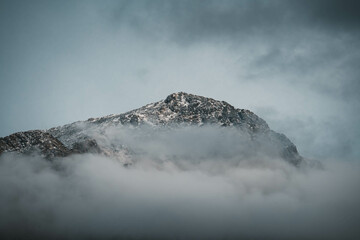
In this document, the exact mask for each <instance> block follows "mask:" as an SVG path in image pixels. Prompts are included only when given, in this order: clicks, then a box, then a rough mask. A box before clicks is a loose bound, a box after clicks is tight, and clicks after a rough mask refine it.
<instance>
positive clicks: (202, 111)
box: [0, 92, 302, 165]
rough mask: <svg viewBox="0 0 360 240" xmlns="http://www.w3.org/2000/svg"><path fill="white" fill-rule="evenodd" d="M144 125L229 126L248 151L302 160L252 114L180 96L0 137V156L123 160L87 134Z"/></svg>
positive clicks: (118, 150)
mask: <svg viewBox="0 0 360 240" xmlns="http://www.w3.org/2000/svg"><path fill="white" fill-rule="evenodd" d="M144 125H147V126H150V127H152V128H153V129H154V130H156V129H159V128H162V127H168V128H179V127H184V126H196V127H201V126H204V125H211V126H215V127H216V126H217V127H230V128H231V129H230V130H231V131H234V132H238V134H239V135H241V136H243V137H244V138H245V139H247V141H248V143H249V144H250V145H251V144H252V145H253V147H254V149H257V148H259V149H260V148H261V145H264V144H265V145H269V146H268V147H270V148H273V149H276V151H277V152H278V153H279V154H280V157H282V158H284V159H285V160H287V161H289V162H291V163H293V164H294V165H298V164H299V163H300V162H301V161H302V157H301V156H300V155H299V154H298V152H297V149H296V146H295V145H294V144H293V143H292V142H291V141H290V140H289V139H288V138H287V137H286V136H285V135H283V134H279V133H276V132H274V131H272V130H271V129H270V128H269V126H268V125H267V123H266V122H265V121H264V120H263V119H261V118H260V117H258V116H257V115H256V114H255V113H253V112H251V111H249V110H246V109H239V108H235V107H234V106H232V105H230V104H228V103H227V102H225V101H218V100H215V99H212V98H207V97H203V96H198V95H194V94H189V93H185V92H177V93H172V94H170V95H168V96H167V97H166V98H165V99H164V100H160V101H158V102H154V103H150V104H147V105H145V106H143V107H141V108H138V109H134V110H132V111H129V112H126V113H122V114H113V115H109V116H105V117H100V118H90V119H88V120H87V121H83V122H75V123H71V124H67V125H64V126H59V127H55V128H51V129H49V130H47V131H40V132H36V131H31V132H27V133H19V134H15V135H11V136H9V137H6V138H3V139H0V147H1V148H0V150H1V151H0V153H1V152H5V151H20V152H21V151H22V150H23V149H28V148H29V147H31V146H38V148H40V149H41V150H42V151H43V152H44V151H45V152H46V151H47V150H51V151H50V153H51V154H52V153H53V152H54V151H55V150H56V149H61V151H60V153H57V152H56V154H52V155H54V156H59V155H67V154H71V153H84V152H93V153H103V154H106V155H110V156H112V155H114V156H118V155H119V154H120V155H121V156H120V155H119V156H120V157H119V158H121V159H124V154H125V155H126V154H127V153H126V151H127V150H126V147H125V148H124V147H123V146H122V145H119V146H113V145H110V146H108V145H101V144H98V139H96V137H95V136H94V135H93V134H92V133H93V132H97V134H95V135H96V136H98V137H99V136H102V135H103V134H104V133H106V130H108V129H112V128H113V127H115V128H117V127H118V126H130V127H137V126H144ZM109 127H110V128H109ZM52 138H54V139H52ZM44 143H46V144H44ZM47 143H49V144H47ZM53 143H56V146H53V145H51V144H53ZM61 144H63V145H61ZM55 147H56V148H55ZM263 147H264V146H263ZM62 153H64V154H62ZM51 154H47V155H51Z"/></svg>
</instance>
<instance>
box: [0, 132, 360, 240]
mask: <svg viewBox="0 0 360 240" xmlns="http://www.w3.org/2000/svg"><path fill="white" fill-rule="evenodd" d="M147 133H149V132H146V131H141V132H136V130H130V131H128V132H126V131H124V129H122V130H121V131H119V132H114V135H110V133H107V134H108V138H107V139H105V138H103V140H104V141H110V142H112V143H114V144H117V143H118V141H124V140H127V142H126V143H127V144H130V145H131V147H133V148H134V151H135V152H136V153H137V155H135V156H137V157H136V158H135V160H136V161H135V163H134V164H133V165H131V166H128V167H124V166H123V165H122V164H121V163H120V162H119V161H117V160H115V159H112V158H107V157H105V156H99V155H92V154H85V155H73V156H70V157H67V158H61V159H56V160H54V161H52V162H49V161H45V160H44V159H41V158H40V157H38V156H36V155H33V156H24V155H18V154H4V155H2V156H1V158H0V192H1V195H0V215H1V218H0V233H1V234H0V235H1V236H2V237H5V238H20V239H22V238H29V237H30V236H32V237H34V238H37V239H38V238H46V239H48V238H62V239H85V238H86V239H89V238H90V239H122V238H130V239H137V238H140V239H142V238H145V239H149V238H150V239H154V238H156V239H159V238H160V239H161V238H165V239H222V238H227V239H239V238H242V239H339V238H347V239H348V238H357V237H359V235H360V232H359V231H358V228H357V226H358V223H359V219H360V215H359V212H360V211H359V210H360V209H359V206H358V202H359V200H360V193H359V191H358V190H357V189H358V186H357V185H358V182H359V180H360V179H359V175H358V171H359V170H360V169H359V165H358V163H348V162H341V161H334V162H325V163H324V169H308V168H295V167H293V166H291V165H290V164H288V163H286V162H284V161H283V160H279V159H277V158H269V157H265V156H261V155H260V156H261V157H260V156H258V157H255V158H247V157H241V156H238V159H237V161H235V160H236V156H233V155H232V153H237V151H239V150H238V149H231V148H233V147H234V146H238V147H239V148H240V149H241V148H242V146H241V145H239V143H238V142H237V140H236V139H237V138H236V137H235V135H229V134H223V136H221V135H219V132H216V131H213V132H212V131H204V132H201V131H200V132H193V131H190V130H189V131H186V130H185V131H178V132H175V133H174V132H166V131H165V132H159V133H158V134H157V135H156V134H155V135H154V134H153V135H148V134H147ZM134 134H135V135H134ZM214 135H216V136H218V138H216V137H214ZM103 137H104V136H103ZM150 139H152V141H150ZM224 140H225V142H224V143H223V144H221V142H222V141H224ZM214 143H216V144H219V146H218V147H217V146H216V145H213V144H214ZM100 144H101V143H100ZM228 144H229V148H226V146H227V145H228ZM214 147H215V149H216V152H217V153H216V154H214V152H213V151H212V150H213V149H214ZM216 147H217V148H216ZM245 148H246V147H245ZM234 155H236V154H234Z"/></svg>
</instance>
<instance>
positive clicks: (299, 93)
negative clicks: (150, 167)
mask: <svg viewBox="0 0 360 240" xmlns="http://www.w3.org/2000/svg"><path fill="white" fill-rule="evenodd" d="M359 5H360V4H359V3H358V2H357V1H348V0H345V1H344V0H342V1H330V0H320V1H319V0H312V1H300V0H299V1H257V0H251V1H250V0H248V1H194V0H192V1H156V0H155V1H14V0H12V1H4V0H1V1H0V83H1V85H0V113H1V114H0V123H1V124H0V136H6V135H8V134H11V133H13V132H16V131H23V130H30V129H47V128H50V127H53V126H57V125H62V124H66V123H70V122H74V121H77V120H85V119H87V118H89V117H99V116H103V115H107V114H112V113H122V112H125V111H128V110H132V109H134V108H137V107H141V106H143V105H145V104H147V103H150V102H154V101H158V100H161V99H164V98H165V97H166V96H167V95H169V94H170V93H172V92H178V91H185V92H188V93H193V94H199V95H203V96H207V97H212V98H215V99H218V100H225V101H227V102H229V103H230V104H232V105H234V106H235V107H238V108H246V109H250V110H252V111H253V112H255V113H256V114H258V115H259V116H260V117H262V118H263V119H265V120H266V121H267V122H268V123H269V125H270V127H271V128H272V129H274V130H276V131H279V132H282V133H285V134H286V135H287V136H288V137H289V138H290V139H291V140H292V141H293V142H294V143H295V144H296V145H297V146H298V149H299V151H300V153H301V154H302V155H304V156H306V157H311V158H341V159H345V160H356V159H358V157H359V156H360V151H359V150H358V149H360V146H359V145H360V144H359V142H360V141H359V138H360V127H359V124H358V123H359V122H360V94H359V90H360V79H359V77H360V66H359V65H360V50H359V49H360V41H359V40H360V14H359V13H358V9H360V6H359Z"/></svg>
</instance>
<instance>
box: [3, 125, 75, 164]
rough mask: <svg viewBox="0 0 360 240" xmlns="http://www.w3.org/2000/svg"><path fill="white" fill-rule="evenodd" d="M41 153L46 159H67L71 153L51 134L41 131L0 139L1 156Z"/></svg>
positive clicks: (21, 133)
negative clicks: (19, 153)
mask: <svg viewBox="0 0 360 240" xmlns="http://www.w3.org/2000/svg"><path fill="white" fill-rule="evenodd" d="M34 150H36V151H40V152H41V154H43V156H45V157H46V158H53V157H65V156H67V155H69V154H70V153H71V151H70V150H69V149H68V148H66V147H65V146H64V144H62V143H61V142H60V141H59V140H58V139H56V138H54V137H53V136H52V135H51V134H50V133H48V132H44V131H41V130H33V131H26V132H18V133H14V134H11V135H9V136H7V137H4V138H0V154H1V153H3V152H15V151H16V152H21V153H31V152H32V151H34Z"/></svg>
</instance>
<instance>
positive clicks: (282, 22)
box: [114, 0, 360, 44]
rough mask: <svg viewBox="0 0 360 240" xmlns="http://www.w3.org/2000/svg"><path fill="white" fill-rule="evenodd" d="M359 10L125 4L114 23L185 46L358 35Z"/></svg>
mask: <svg viewBox="0 0 360 240" xmlns="http://www.w3.org/2000/svg"><path fill="white" fill-rule="evenodd" d="M359 5H360V4H359V3H358V2H356V1H339V0H338V1H325V0H320V1H316V0H315V1H260V0H246V1H231V0H230V1H221V2H219V1H136V2H134V1H124V2H122V3H121V4H119V6H118V8H117V9H116V10H115V11H114V18H115V19H116V20H118V21H119V22H118V24H122V23H127V24H131V26H132V27H134V28H135V29H138V30H140V31H144V32H146V33H147V34H150V35H157V34H163V33H164V31H165V32H166V33H168V34H170V37H171V38H172V40H174V41H176V42H179V43H186V44H189V43H194V42H196V41H212V40H214V39H218V40H219V39H224V38H225V39H229V38H230V39H231V38H233V39H232V40H234V41H237V42H241V41H242V40H243V39H246V38H248V37H249V34H266V35H267V36H268V37H269V38H270V39H271V38H272V36H271V35H273V34H284V33H285V31H287V32H288V34H289V33H295V32H297V31H299V30H303V29H312V30H316V31H325V32H333V31H336V33H337V34H338V33H339V32H340V33H349V32H350V33H353V32H358V31H359V28H360V17H359V14H358V12H357V9H359V7H360V6H359ZM278 37H279V36H278ZM283 37H286V36H283ZM264 40H265V39H264Z"/></svg>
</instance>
